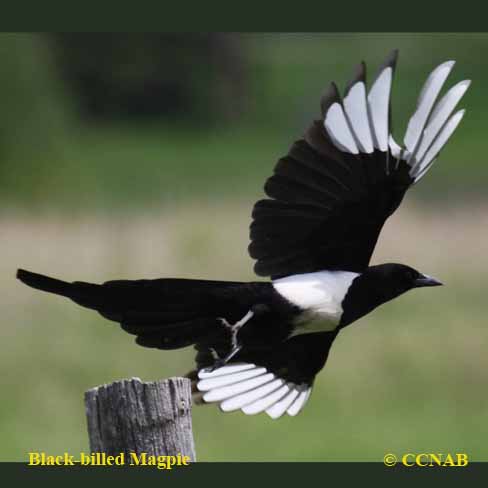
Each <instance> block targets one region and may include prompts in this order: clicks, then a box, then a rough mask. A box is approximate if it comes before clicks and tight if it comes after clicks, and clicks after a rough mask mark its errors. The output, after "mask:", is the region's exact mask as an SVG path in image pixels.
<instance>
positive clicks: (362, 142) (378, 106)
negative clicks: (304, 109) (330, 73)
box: [324, 61, 471, 182]
mask: <svg viewBox="0 0 488 488" xmlns="http://www.w3.org/2000/svg"><path fill="white" fill-rule="evenodd" d="M454 64H455V62H454V61H446V62H445V63H442V64H441V65H439V66H437V67H436V68H435V69H434V70H433V71H432V73H430V75H429V76H428V78H427V80H426V82H425V83H424V85H423V87H422V90H421V91H420V95H419V97H418V100H417V106H416V109H415V112H414V114H413V115H412V116H411V117H410V119H409V121H408V125H407V130H406V132H405V137H404V139H403V143H404V146H403V147H402V146H400V145H398V144H397V143H396V142H395V141H394V140H393V137H392V135H391V133H390V127H389V111H390V97H391V86H392V80H393V66H394V62H390V63H389V65H387V66H386V67H385V68H384V69H382V70H381V72H380V73H379V75H378V76H377V78H376V80H375V81H374V83H373V85H372V86H371V89H370V90H369V93H366V86H365V83H364V81H362V80H361V81H357V82H356V83H355V84H354V85H353V86H352V87H351V88H350V89H349V91H348V93H347V96H346V97H345V98H344V100H343V102H342V104H341V103H339V102H335V103H333V104H332V105H331V106H330V107H329V109H328V110H327V112H326V114H325V118H324V126H325V128H326V130H327V132H328V134H329V136H330V137H331V139H332V142H333V143H334V144H335V145H336V147H337V148H338V149H340V150H341V151H344V152H347V153H351V154H358V153H372V152H373V150H374V148H376V149H379V150H380V151H387V150H388V149H389V150H390V152H391V154H392V155H393V157H394V158H395V159H401V160H403V161H405V162H406V163H407V164H408V165H409V166H410V171H409V172H410V176H411V177H412V178H413V180H414V182H417V181H418V180H419V179H420V178H422V176H423V175H424V174H425V173H426V172H427V171H428V170H429V169H430V167H431V166H432V164H433V163H434V161H435V160H436V158H437V155H438V154H439V152H440V151H441V149H442V148H443V147H444V145H445V144H446V143H447V141H448V139H449V137H450V136H451V135H452V133H453V132H454V130H455V129H456V127H457V126H458V124H459V122H460V121H461V119H462V117H463V114H464V112H461V111H459V112H457V113H456V114H455V115H452V113H453V111H454V109H455V108H456V105H457V104H458V103H459V101H460V100H461V98H462V97H463V95H464V94H465V93H466V90H467V89H468V87H469V85H470V83H471V82H470V81H469V80H464V81H461V82H459V83H457V84H456V85H455V86H453V87H452V88H451V89H450V90H449V91H448V92H447V93H446V94H445V95H444V96H443V97H442V98H441V100H440V101H438V97H439V94H440V92H441V90H442V87H443V86H444V84H445V82H446V80H447V77H448V76H449V74H450V73H451V71H452V69H453V67H454Z"/></svg>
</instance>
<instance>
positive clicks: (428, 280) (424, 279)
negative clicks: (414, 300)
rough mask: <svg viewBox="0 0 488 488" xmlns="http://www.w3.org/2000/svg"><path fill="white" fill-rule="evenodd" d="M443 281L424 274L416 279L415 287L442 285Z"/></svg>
mask: <svg viewBox="0 0 488 488" xmlns="http://www.w3.org/2000/svg"><path fill="white" fill-rule="evenodd" d="M441 285H442V283H441V282H440V281H438V280H436V279H435V278H432V276H428V275H422V276H421V277H420V278H417V279H416V280H415V281H414V286H415V288H420V287H421V286H441Z"/></svg>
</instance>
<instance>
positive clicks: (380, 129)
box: [368, 66, 393, 152]
mask: <svg viewBox="0 0 488 488" xmlns="http://www.w3.org/2000/svg"><path fill="white" fill-rule="evenodd" d="M392 79H393V69H392V68H391V67H390V66H388V68H385V69H384V70H383V71H382V72H381V73H380V75H379V76H378V78H376V81H375V82H374V83H373V86H372V87H371V90H369V94H368V105H369V113H370V114H371V124H372V131H373V136H374V141H375V142H374V146H375V147H376V148H377V149H379V150H380V151H383V152H385V151H387V150H388V136H389V128H388V117H389V114H388V112H389V106H390V92H391V82H392Z"/></svg>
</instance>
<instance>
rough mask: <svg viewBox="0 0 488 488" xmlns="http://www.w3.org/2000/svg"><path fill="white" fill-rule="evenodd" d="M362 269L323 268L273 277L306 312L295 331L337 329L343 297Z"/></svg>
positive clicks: (282, 292)
mask: <svg viewBox="0 0 488 488" xmlns="http://www.w3.org/2000/svg"><path fill="white" fill-rule="evenodd" d="M357 276H358V273H352V272H349V271H319V272H316V273H306V274H300V275H293V276H287V277H286V278H280V279H277V280H275V281H273V286H274V288H275V290H276V291H277V292H278V293H279V294H280V295H282V296H283V297H284V298H286V299H287V300H288V301H289V302H290V303H292V304H294V305H296V306H298V307H299V308H301V309H302V310H303V313H302V314H301V315H299V316H298V317H297V319H296V325H297V329H296V330H295V331H294V332H293V334H292V335H297V334H307V333H310V332H323V331H331V330H334V329H335V328H336V327H337V326H338V325H339V322H340V320H341V317H342V313H343V309H342V301H343V300H344V297H345V296H346V294H347V291H348V290H349V287H350V286H351V283H352V282H353V280H354V278H356V277H357Z"/></svg>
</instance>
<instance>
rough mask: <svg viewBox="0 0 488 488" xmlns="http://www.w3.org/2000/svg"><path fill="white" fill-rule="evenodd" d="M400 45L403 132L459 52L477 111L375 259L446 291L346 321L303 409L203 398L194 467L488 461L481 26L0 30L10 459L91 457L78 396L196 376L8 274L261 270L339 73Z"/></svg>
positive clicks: (6, 454) (5, 407)
mask: <svg viewBox="0 0 488 488" xmlns="http://www.w3.org/2000/svg"><path fill="white" fill-rule="evenodd" d="M393 48H399V49H400V59H399V64H398V69H397V72H396V79H395V85H394V91H393V120H394V134H395V136H396V139H397V140H400V139H401V137H402V135H403V132H404V129H405V125H406V121H407V120H408V116H409V115H410V114H411V113H412V110H413V109H414V107H415V103H416V97H417V94H418V91H419V89H420V87H421V85H422V83H423V81H424V79H425V77H426V76H427V74H428V73H429V72H430V70H431V69H432V68H433V67H434V66H435V65H437V64H439V63H441V62H443V61H445V60H447V59H455V60H457V66H456V67H455V69H454V72H453V73H452V75H451V78H450V84H453V83H454V82H456V81H459V80H461V79H464V78H470V79H472V80H473V84H472V86H471V88H470V90H469V92H468V94H467V95H466V97H465V99H464V100H463V101H462V106H464V107H466V108H467V109H468V110H467V114H466V117H465V119H464V120H463V122H462V124H461V126H460V127H459V129H458V131H457V132H456V134H455V136H454V137H453V140H452V141H451V142H450V143H449V145H448V148H447V150H446V151H445V152H444V153H443V155H442V157H441V158H439V161H438V162H437V163H436V165H435V166H434V168H433V169H432V171H431V173H430V174H429V175H428V177H426V178H425V179H424V180H422V182H421V184H419V185H418V186H416V187H415V189H414V190H413V191H411V192H410V194H409V195H408V198H407V200H406V202H405V204H404V205H403V206H402V208H401V209H400V210H399V211H398V212H397V213H396V214H395V215H394V216H393V217H392V219H391V220H390V221H389V223H388V225H387V226H386V228H385V230H384V232H383V234H382V238H381V241H380V244H379V246H378V249H377V251H376V252H375V255H374V262H383V261H400V262H405V263H408V264H410V265H412V266H414V267H416V268H418V269H420V270H423V271H424V272H426V273H428V274H432V275H434V276H436V277H438V278H440V279H441V280H442V281H444V282H445V283H446V284H447V285H448V286H445V287H442V288H439V289H432V290H420V291H412V292H410V293H409V294H407V295H406V296H404V297H401V298H400V299H398V300H396V301H394V302H392V303H390V304H388V305H386V306H384V307H383V308H380V309H379V310H377V311H375V312H374V313H372V314H371V315H370V316H368V317H367V318H366V319H363V320H361V321H360V322H359V323H357V324H355V325H354V326H352V327H350V328H348V329H346V330H344V331H343V332H342V333H341V334H340V336H339V338H338V340H337V341H336V343H335V345H334V347H333V348H332V351H331V355H330V357H329V361H328V364H327V367H326V368H325V369H324V370H323V371H322V372H321V374H320V375H319V377H318V379H317V382H316V385H315V388H314V393H313V395H312V397H311V400H310V402H309V404H308V406H307V407H306V408H305V410H304V412H303V413H302V414H300V415H299V416H298V417H296V418H283V419H280V420H279V421H272V420H271V419H269V418H267V417H266V416H264V415H260V416H256V417H246V416H244V415H243V414H241V413H240V412H239V413H233V414H223V413H221V412H220V411H219V410H218V408H216V407H214V406H206V407H198V408H195V409H194V432H195V440H196V447H197V456H198V459H199V460H201V461H227V460H234V461H251V460H253V461H273V460H279V461H294V460H300V461H302V460H304V461H305V460H307V461H319V460H320V461H322V460H325V461H328V460H342V461H345V460H359V461H365V460H371V461H379V460H381V459H382V457H383V455H384V454H385V453H386V452H394V453H399V454H400V453H404V452H442V453H446V452H451V453H454V452H466V453H467V454H468V455H469V456H470V459H472V460H485V461H487V460H488V445H487V443H486V438H487V437H488V390H487V384H488V355H487V347H488V340H487V338H488V334H487V331H486V325H487V318H486V317H487V312H488V306H487V303H486V291H487V286H486V281H487V278H488V271H487V265H488V252H487V251H488V230H487V229H488V217H487V210H488V194H487V190H486V187H487V183H488V181H487V180H488V164H487V163H486V157H485V155H486V152H487V151H486V140H487V137H486V134H485V132H486V128H487V126H488V106H487V104H486V102H485V100H486V93H485V92H484V91H483V89H484V87H485V86H487V85H488V64H487V63H486V59H487V57H488V35H485V34H449V35H446V34H442V35H440V34H347V35H346V34H341V35H337V34H336V35H326V34H315V35H312V34H301V35H299V34H259V35H258V34H253V35H230V34H218V35H215V34H213V35H211V34H205V35H203V34H199V35H196V34H195V35H175V34H171V35H169V34H165V35H122V34H111V35H101V34H98V35H91V34H90V35H88V34H85V35H80V34H78V35H60V34H58V35H47V34H44V35H29V34H0V70H1V77H0V106H1V113H0V202H1V205H0V219H1V222H0V223H1V235H2V243H3V244H2V253H1V254H0V270H1V276H2V278H1V286H2V293H1V294H0V304H1V309H2V312H3V320H2V326H1V327H0V367H1V371H2V375H1V379H0V382H1V391H2V393H1V395H2V398H1V401H0V439H1V441H2V442H0V459H1V460H25V459H26V457H27V452H29V451H32V450H40V451H41V450H42V451H47V452H49V453H50V454H55V453H62V452H64V451H70V452H73V453H76V452H79V451H82V450H87V449H88V445H87V444H88V443H87V435H86V428H85V417H84V407H83V392H84V391H85V390H86V389H88V388H90V387H93V386H95V385H98V384H101V383H107V382H111V381H114V380H117V379H121V378H124V377H130V376H139V377H141V378H143V379H144V380H153V379H158V378H165V377H169V376H174V375H180V374H184V373H186V372H187V371H188V369H189V368H190V365H191V364H192V357H193V351H192V350H190V349H188V350H184V351H176V352H173V351H172V352H167V353H162V352H158V351H154V350H146V349H143V348H140V347H136V346H135V345H134V343H133V340H132V337H130V336H128V335H126V334H125V333H123V332H121V330H120V329H119V328H118V326H117V325H115V324H113V323H110V322H107V321H106V320H104V319H102V318H101V317H99V316H98V315H97V314H95V313H93V312H90V311H87V310H84V309H81V308H79V307H77V306H75V305H74V304H72V303H69V302H67V301H66V300H65V299H62V298H59V297H54V296H48V295H45V294H41V293H36V292H35V291H34V290H31V289H28V288H26V287H24V286H22V285H20V284H19V283H18V282H16V280H15V279H14V275H15V270H16V268H17V267H25V268H27V269H32V270H35V271H38V272H43V273H47V274H52V275H54V276H59V277H62V278H65V279H68V280H74V279H79V280H85V281H95V282H100V281H105V280H107V279H113V278H141V277H145V278H152V277H154V278H156V277H165V276H166V277H173V276H180V277H193V278H209V279H232V280H248V279H253V273H252V261H251V259H250V258H249V257H248V255H247V252H246V247H247V243H248V225H249V221H250V212H251V208H252V205H253V203H254V201H255V200H256V199H258V198H259V197H260V196H261V195H262V185H263V182H264V180H265V178H266V177H267V176H268V175H269V174H270V173H271V171H272V168H273V165H274V164H275V162H276V161H277V159H278V158H279V157H280V156H282V155H283V154H285V153H286V151H287V149H288V147H289V146H290V144H291V143H292V142H293V141H294V140H295V139H297V138H299V137H300V135H301V134H302V133H303V131H304V129H305V128H306V126H307V125H308V123H309V121H310V120H311V119H312V118H313V117H315V116H317V115H318V114H319V97H320V95H321V93H322V91H323V90H324V88H325V87H326V86H327V85H328V83H329V82H330V81H332V80H334V81H336V82H338V83H339V84H340V86H342V87H343V86H344V83H345V82H346V81H347V79H348V77H349V76H350V75H351V74H352V71H353V67H354V65H355V64H356V63H357V62H359V61H361V60H365V61H366V62H367V64H368V67H369V75H370V79H371V77H372V76H374V73H375V71H376V68H377V67H378V66H379V64H380V63H381V62H382V60H383V59H384V57H385V56H386V55H387V53H388V52H389V51H390V50H391V49H393Z"/></svg>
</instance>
